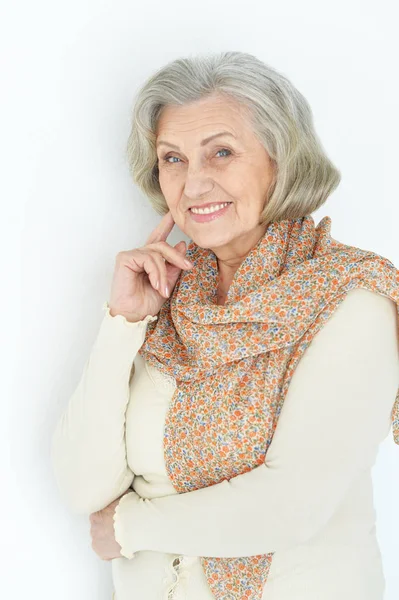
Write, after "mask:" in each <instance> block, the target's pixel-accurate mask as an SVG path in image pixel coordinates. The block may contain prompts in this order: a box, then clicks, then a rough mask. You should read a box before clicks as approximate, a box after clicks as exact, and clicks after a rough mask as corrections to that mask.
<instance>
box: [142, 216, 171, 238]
mask: <svg viewBox="0 0 399 600" xmlns="http://www.w3.org/2000/svg"><path fill="white" fill-rule="evenodd" d="M174 225H175V221H174V219H173V216H172V213H171V212H170V210H169V211H168V212H167V213H166V214H165V215H164V216H163V217H162V219H161V220H160V222H159V223H158V225H157V226H156V227H155V229H153V230H152V231H151V233H150V235H149V236H148V238H147V241H146V244H153V243H154V242H161V241H165V240H166V238H167V237H168V235H169V234H170V232H171V231H172V229H173V227H174Z"/></svg>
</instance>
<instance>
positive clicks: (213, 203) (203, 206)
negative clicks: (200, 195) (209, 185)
mask: <svg viewBox="0 0 399 600" xmlns="http://www.w3.org/2000/svg"><path fill="white" fill-rule="evenodd" d="M217 204H232V202H228V203H227V202H208V203H207V204H199V205H197V206H190V208H189V209H188V210H191V209H192V208H207V207H210V206H216V205H217Z"/></svg>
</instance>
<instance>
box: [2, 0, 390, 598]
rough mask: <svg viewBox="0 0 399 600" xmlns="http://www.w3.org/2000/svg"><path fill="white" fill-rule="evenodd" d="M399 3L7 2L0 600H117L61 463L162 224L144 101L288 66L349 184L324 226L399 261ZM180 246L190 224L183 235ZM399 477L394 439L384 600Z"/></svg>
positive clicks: (386, 460) (384, 520) (385, 487)
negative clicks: (143, 180) (131, 149)
mask: <svg viewBox="0 0 399 600" xmlns="http://www.w3.org/2000/svg"><path fill="white" fill-rule="evenodd" d="M395 5H396V3H395V1H394V0H392V1H388V0H382V1H381V0H380V1H379V2H378V3H375V2H371V1H365V0H362V1H353V0H352V1H351V0H349V1H348V0H347V1H346V2H344V1H343V0H334V2H329V3H327V2H320V0H319V1H316V0H313V1H311V0H301V1H300V2H298V1H297V0H291V1H287V0H285V1H282V0H278V1H273V2H268V1H266V0H259V1H257V2H254V1H250V0H246V1H245V2H233V1H229V2H214V1H212V2H209V1H208V0H202V1H201V2H200V3H194V2H190V1H185V2H184V1H183V2H171V1H170V2H166V1H163V2H159V1H158V0H152V2H134V1H133V0H130V1H127V0H113V1H112V2H111V1H108V2H106V1H104V0H68V2H60V1H58V2H57V1H56V0H35V1H34V2H32V1H28V0H20V1H19V2H16V1H15V0H2V2H1V5H0V9H1V15H0V22H1V25H0V44H1V94H0V96H1V100H0V102H1V107H0V131H1V142H0V143H1V154H0V158H1V167H2V168H1V178H0V180H1V183H0V185H1V188H2V189H1V190H0V198H1V225H2V227H1V236H0V237H1V242H2V244H1V249H2V252H1V253H0V256H1V263H0V267H1V273H2V284H3V285H2V293H1V301H2V303H1V309H2V310H1V314H2V320H1V325H2V334H3V335H2V341H3V343H2V344H1V352H2V356H1V359H2V360H1V364H2V366H3V374H2V378H3V383H4V386H3V394H2V411H3V414H4V413H5V418H3V419H1V429H0V434H1V435H0V440H1V448H0V450H1V452H0V456H1V461H2V463H3V464H1V465H0V466H1V473H2V483H3V486H2V494H1V496H0V498H1V507H0V511H1V513H0V514H1V515H2V523H1V530H0V534H1V544H0V548H1V559H2V560H1V564H2V577H1V582H0V587H1V589H0V595H1V597H2V598H4V599H6V598H7V600H17V599H18V600H20V599H21V600H22V599H25V598H26V599H28V598H29V600H36V599H40V600H70V599H71V598H73V600H110V599H111V594H112V581H111V565H110V563H108V562H104V561H101V560H100V559H99V558H98V557H97V555H96V554H95V553H94V551H93V550H92V549H91V539H90V536H89V521H88V518H87V519H86V518H85V517H79V516H71V515H70V514H69V513H68V511H67V509H66V508H65V507H64V506H63V505H62V503H61V502H60V498H59V496H58V491H57V489H56V487H55V482H54V479H53V474H52V472H51V466H50V459H49V451H50V438H51V434H52V431H53V429H54V427H55V423H56V421H57V419H58V418H59V416H60V414H61V411H62V410H63V409H64V408H65V406H66V404H67V402H68V399H69V396H70V395H71V393H72V391H73V390H74V388H75V386H76V385H77V382H78V379H79V378H80V374H81V371H82V369H83V365H84V362H85V360H86V358H87V356H88V353H89V351H90V348H91V345H92V343H93V341H94V338H95V336H96V333H97V329H98V327H99V324H100V322H101V319H102V316H103V314H102V310H101V306H102V303H103V302H104V301H105V300H107V299H108V295H109V291H110V284H111V277H112V271H113V264H114V259H115V255H116V254H117V252H118V251H120V250H126V249H131V248H134V247H136V246H138V245H141V244H143V243H144V241H145V239H146V237H147V235H148V233H149V231H150V230H151V229H152V228H153V227H154V226H155V225H156V223H157V222H158V221H159V219H160V217H159V216H158V215H157V214H156V213H155V212H154V210H153V209H152V208H151V206H150V204H149V203H148V202H147V201H146V199H145V197H144V196H143V195H142V194H141V193H140V192H139V190H138V189H137V188H136V187H135V186H134V184H133V183H132V182H131V180H130V176H129V173H128V169H127V164H126V159H125V145H126V140H127V136H128V132H129V124H130V110H131V105H132V97H133V94H134V93H135V92H136V90H137V89H138V88H139V87H140V86H141V84H142V83H143V81H144V79H145V78H147V77H148V76H149V75H150V74H152V72H153V71H154V70H156V69H158V68H159V67H161V66H162V65H164V64H165V63H166V62H168V61H169V60H172V59H174V58H177V57H179V56H186V55H188V54H196V53H202V52H204V51H220V50H241V51H244V52H250V53H252V54H255V55H256V56H258V57H259V58H260V59H262V60H264V61H265V62H267V63H269V64H270V65H271V66H273V67H275V68H277V69H279V70H280V71H281V72H282V73H284V74H285V75H286V76H288V77H289V78H290V79H291V81H292V82H293V83H294V85H296V86H297V87H298V89H299V90H300V91H301V92H302V93H303V94H304V95H305V96H306V98H307V99H308V101H309V102H310V105H311V107H312V109H313V113H314V119H315V125H316V129H317V131H318V134H319V136H320V138H321V140H322V142H323V145H324V147H325V149H326V151H327V153H328V155H329V156H330V158H331V159H332V160H333V162H334V163H335V164H336V165H337V166H338V168H339V169H340V170H341V172H342V182H341V184H340V186H339V188H338V189H337V190H336V191H335V192H334V193H333V194H332V195H331V196H330V198H329V200H328V201H327V203H326V204H325V205H324V206H323V207H322V208H321V209H320V210H319V211H317V212H316V213H313V217H314V219H315V221H316V223H318V222H319V221H320V219H321V218H322V217H323V216H325V215H330V216H331V218H332V237H333V238H335V239H338V240H340V241H342V242H345V243H348V244H351V245H355V246H358V247H360V248H365V249H370V250H373V251H375V252H378V253H379V254H382V255H383V256H386V257H388V258H389V259H390V260H391V261H393V262H394V263H395V265H399V244H398V219H399V208H398V186H397V172H398V166H397V165H398V151H397V139H398V117H397V113H398V91H399V90H398V84H397V65H396V64H395V63H394V56H395V54H397V52H398V47H397V46H398V42H397V41H395V38H396V40H397V29H396V28H397V25H396V23H397V19H396V15H395ZM395 45H396V47H395ZM179 239H187V238H186V237H185V236H183V235H182V233H181V232H180V231H179V230H178V229H177V227H175V229H174V231H173V232H172V234H171V236H170V237H169V238H168V241H169V242H170V243H173V244H174V243H176V242H177V241H179ZM376 401H378V398H376ZM337 443H338V440H337ZM398 469H399V447H398V446H396V445H395V444H394V442H393V439H392V436H391V435H390V436H389V437H388V438H387V439H386V440H385V442H384V443H383V444H382V445H381V447H380V453H379V456H378V460H377V464H376V466H375V468H374V471H373V478H374V482H375V504H376V510H377V527H378V537H379V540H380V545H381V551H382V554H383V562H384V570H385V576H386V582H387V592H386V600H394V599H396V598H397V586H398V585H399V577H398V569H397V557H398V555H399V517H398V510H397V507H398V506H399V484H398ZM395 588H396V589H395Z"/></svg>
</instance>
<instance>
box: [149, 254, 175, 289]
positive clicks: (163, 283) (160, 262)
mask: <svg viewBox="0 0 399 600" xmlns="http://www.w3.org/2000/svg"><path fill="white" fill-rule="evenodd" d="M151 254H152V257H153V259H154V261H155V263H156V264H157V268H158V272H159V274H160V276H159V286H158V292H159V293H160V294H162V295H163V296H164V297H165V298H169V294H168V292H167V290H166V288H167V286H168V283H169V282H168V273H167V270H166V263H165V261H164V259H163V257H162V256H161V255H160V254H159V252H152V253H151ZM173 266H174V265H173ZM178 269H179V272H180V271H181V269H180V267H178ZM169 293H170V289H169Z"/></svg>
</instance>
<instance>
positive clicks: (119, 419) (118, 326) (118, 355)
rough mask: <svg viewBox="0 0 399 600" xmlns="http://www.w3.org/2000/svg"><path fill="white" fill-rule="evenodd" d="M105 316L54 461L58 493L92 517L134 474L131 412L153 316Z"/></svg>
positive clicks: (55, 442) (61, 427)
mask: <svg viewBox="0 0 399 600" xmlns="http://www.w3.org/2000/svg"><path fill="white" fill-rule="evenodd" d="M103 310H105V315H104V317H103V320H102V323H101V325H100V329H99V332H98V334H97V338H96V340H95V342H94V345H93V347H92V350H91V353H90V356H89V358H88V360H87V362H86V364H85V366H84V370H83V373H82V375H81V378H80V381H79V383H78V385H77V387H76V389H75V391H74V392H73V394H72V396H71V398H70V399H69V403H68V406H67V408H66V410H65V412H64V414H63V415H62V416H61V418H60V420H59V421H58V423H57V426H56V428H55V430H54V432H53V435H52V441H51V461H52V466H53V470H54V473H55V477H56V480H57V484H58V487H59V489H60V491H61V493H62V495H63V496H64V498H65V499H66V502H67V504H68V505H69V506H70V508H71V509H72V510H73V511H74V512H77V513H82V514H89V513H92V512H96V511H97V510H101V509H102V508H104V507H105V506H107V505H108V504H110V503H111V502H112V501H113V500H115V499H116V498H118V497H119V496H121V495H122V494H123V493H124V492H125V491H126V490H127V489H128V488H129V486H130V485H131V483H132V481H133V477H134V474H133V472H132V471H131V470H130V469H129V467H128V465H127V461H126V446H125V412H126V408H127V404H128V401H129V392H130V388H129V383H130V378H131V374H132V366H133V362H134V359H135V357H136V354H137V352H138V351H139V349H140V347H141V346H142V344H143V342H144V337H145V332H146V328H147V323H148V322H149V321H154V320H156V319H157V318H158V317H154V316H152V315H147V316H146V317H145V318H144V319H143V320H142V321H138V322H136V323H131V322H129V321H127V320H126V318H125V317H123V316H122V315H115V316H111V314H110V310H109V306H108V303H107V302H106V303H104V305H103Z"/></svg>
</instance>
